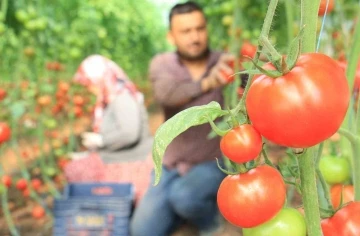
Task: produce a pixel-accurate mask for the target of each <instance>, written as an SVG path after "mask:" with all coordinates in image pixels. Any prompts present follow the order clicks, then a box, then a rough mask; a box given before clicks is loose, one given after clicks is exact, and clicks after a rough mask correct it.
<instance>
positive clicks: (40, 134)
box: [38, 115, 61, 198]
mask: <svg viewBox="0 0 360 236" xmlns="http://www.w3.org/2000/svg"><path fill="white" fill-rule="evenodd" d="M42 123H43V117H42V115H40V118H39V122H38V126H39V127H38V138H39V146H40V153H41V154H40V155H41V157H40V169H41V175H42V177H43V179H44V181H45V183H46V184H48V185H49V189H50V193H51V194H52V195H53V196H54V197H55V198H59V197H60V196H61V195H60V193H59V191H58V190H57V189H56V188H55V186H54V184H53V182H52V181H51V179H50V178H49V177H48V175H47V173H46V165H45V160H44V159H45V155H44V150H43V148H44V147H43V146H44V134H43V130H44V128H43V124H42Z"/></svg>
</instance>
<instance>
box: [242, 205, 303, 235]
mask: <svg viewBox="0 0 360 236" xmlns="http://www.w3.org/2000/svg"><path fill="white" fill-rule="evenodd" d="M243 235H244V236H270V235H274V236H275V235H276V236H289V235H291V236H306V224H305V219H304V217H303V216H302V215H301V213H300V212H299V211H297V210H296V209H294V208H283V209H281V210H280V212H278V213H277V214H276V215H275V216H274V217H273V218H272V219H270V220H269V221H267V222H265V223H264V224H261V225H258V226H256V227H254V228H247V229H243Z"/></svg>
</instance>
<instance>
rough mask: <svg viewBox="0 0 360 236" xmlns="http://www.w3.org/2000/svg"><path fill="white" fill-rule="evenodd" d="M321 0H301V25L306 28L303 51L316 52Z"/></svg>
mask: <svg viewBox="0 0 360 236" xmlns="http://www.w3.org/2000/svg"><path fill="white" fill-rule="evenodd" d="M319 6H320V0H301V25H300V26H301V27H303V26H304V25H305V26H306V27H305V29H304V37H303V42H302V52H303V53H304V52H315V45H316V29H317V20H318V10H319Z"/></svg>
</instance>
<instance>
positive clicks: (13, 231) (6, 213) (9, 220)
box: [1, 188, 20, 236]
mask: <svg viewBox="0 0 360 236" xmlns="http://www.w3.org/2000/svg"><path fill="white" fill-rule="evenodd" d="M7 191H8V190H7V188H4V190H3V193H2V194H1V207H2V209H3V214H4V216H5V219H6V223H7V225H8V227H9V230H10V233H11V235H12V236H20V233H19V231H18V230H17V229H16V227H15V224H14V221H13V219H12V218H11V213H10V210H9V204H8V194H7Z"/></svg>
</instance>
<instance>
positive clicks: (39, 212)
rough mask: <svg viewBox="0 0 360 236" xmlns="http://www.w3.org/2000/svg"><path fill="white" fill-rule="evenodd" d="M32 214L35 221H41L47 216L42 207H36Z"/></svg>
mask: <svg viewBox="0 0 360 236" xmlns="http://www.w3.org/2000/svg"><path fill="white" fill-rule="evenodd" d="M31 214H32V216H33V217H34V218H35V219H41V218H43V217H44V216H45V210H44V208H43V207H41V206H35V207H34V208H33V210H32V213H31Z"/></svg>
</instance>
